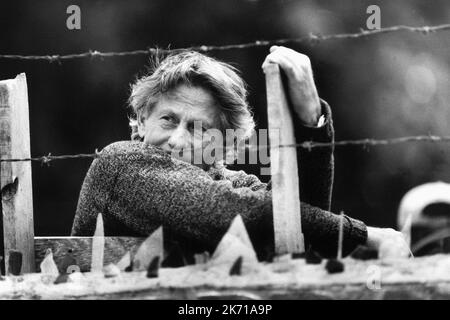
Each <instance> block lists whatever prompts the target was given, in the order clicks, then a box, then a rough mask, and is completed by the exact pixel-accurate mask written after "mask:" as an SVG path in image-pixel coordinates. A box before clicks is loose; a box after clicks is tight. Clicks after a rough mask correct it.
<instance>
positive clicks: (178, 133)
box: [167, 126, 190, 149]
mask: <svg viewBox="0 0 450 320" xmlns="http://www.w3.org/2000/svg"><path fill="white" fill-rule="evenodd" d="M189 139H190V134H189V131H188V130H186V129H185V128H183V127H182V126H178V127H177V128H176V129H175V130H174V131H173V132H172V134H171V135H170V138H169V140H168V142H167V143H168V144H169V147H170V148H171V149H183V148H188V147H189Z"/></svg>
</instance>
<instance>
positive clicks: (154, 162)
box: [72, 142, 365, 257]
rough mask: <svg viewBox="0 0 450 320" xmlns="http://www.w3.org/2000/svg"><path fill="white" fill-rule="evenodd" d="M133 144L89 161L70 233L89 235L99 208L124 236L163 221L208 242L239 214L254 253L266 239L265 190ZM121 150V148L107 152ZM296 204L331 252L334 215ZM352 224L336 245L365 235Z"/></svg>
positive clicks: (269, 228)
mask: <svg viewBox="0 0 450 320" xmlns="http://www.w3.org/2000/svg"><path fill="white" fill-rule="evenodd" d="M138 144H139V143H137V142H120V143H115V144H112V145H110V146H109V147H107V148H105V149H104V155H105V157H103V156H102V157H101V158H99V159H96V160H95V161H94V162H93V164H92V166H91V168H90V169H89V172H88V174H87V177H86V179H85V182H84V184H83V187H82V190H81V194H80V200H79V203H78V208H77V216H76V218H75V221H74V226H73V229H72V234H73V235H92V233H93V227H94V225H95V223H94V222H93V214H94V213H96V212H97V211H99V210H101V212H102V213H103V214H104V218H105V229H106V225H107V220H108V221H109V220H111V221H116V222H119V223H121V224H123V225H124V226H125V227H126V228H127V229H128V230H130V231H131V232H132V234H129V235H148V234H149V233H151V232H152V231H153V230H155V229H156V228H157V227H158V226H159V225H163V226H164V228H167V229H168V230H170V233H172V234H178V235H180V236H182V237H184V238H192V239H194V240H195V241H198V242H200V243H204V244H206V247H209V248H215V246H216V245H217V244H218V242H219V241H220V239H221V237H222V236H223V234H224V233H225V232H226V230H227V228H228V227H229V225H230V223H231V221H232V219H233V218H234V217H235V216H236V215H237V214H240V215H241V216H242V218H243V220H244V223H245V225H246V227H247V230H248V232H249V235H250V238H251V240H252V242H253V244H254V246H255V249H256V250H257V252H258V255H259V256H260V257H261V256H262V252H265V250H266V248H267V246H273V224H272V199H271V191H270V190H267V189H265V188H262V189H258V190H252V188H248V187H242V188H234V187H233V185H232V183H231V181H228V180H220V181H217V180H213V179H212V178H211V177H210V176H209V175H208V174H207V173H206V172H205V171H203V170H201V169H200V168H197V167H195V166H192V165H190V164H187V163H184V162H182V161H179V160H177V159H173V158H171V157H170V156H169V155H167V154H165V153H162V152H160V151H158V149H157V148H154V147H146V148H145V149H144V148H143V147H140V151H139V152H135V153H131V154H130V153H129V151H130V150H131V151H133V150H134V151H136V150H137V149H136V146H137V145H138ZM139 145H142V144H139ZM131 147H133V148H134V149H133V148H131ZM124 151H125V152H126V153H128V154H127V155H124V156H119V157H108V155H113V154H117V152H124ZM102 154H103V152H102ZM301 209H302V223H303V228H304V234H305V237H306V238H307V240H308V241H310V242H311V244H313V245H314V246H315V247H316V248H317V249H318V250H320V251H321V252H322V253H323V254H325V255H326V254H335V252H336V243H337V235H338V225H339V218H338V217H337V216H335V215H333V214H331V213H329V212H327V211H325V210H322V209H320V208H317V207H312V206H310V205H307V204H305V203H302V208H301ZM92 211H94V212H92ZM359 231H360V229H359V228H357V227H355V225H354V223H352V222H351V221H350V220H348V219H346V221H345V223H344V235H345V241H344V252H348V251H349V250H352V249H353V248H354V247H355V246H356V245H358V244H361V243H363V242H364V241H365V239H364V235H363V233H362V232H359Z"/></svg>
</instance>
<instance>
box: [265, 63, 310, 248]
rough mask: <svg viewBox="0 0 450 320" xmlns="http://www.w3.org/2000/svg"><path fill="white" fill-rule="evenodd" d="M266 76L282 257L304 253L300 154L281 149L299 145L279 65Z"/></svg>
mask: <svg viewBox="0 0 450 320" xmlns="http://www.w3.org/2000/svg"><path fill="white" fill-rule="evenodd" d="M264 72H265V74H266V90H267V118H268V124H269V141H270V170H271V175H272V205H273V224H274V231H275V252H276V254H278V255H282V254H285V253H297V252H304V251H305V246H304V239H303V233H302V227H301V212H300V190H299V179H298V167H297V150H296V149H295V148H280V147H278V146H279V145H285V144H295V132H294V123H293V121H292V114H291V111H290V109H289V105H288V100H287V97H286V95H285V92H284V88H283V82H282V79H281V74H280V69H279V67H278V65H276V64H270V65H268V66H266V67H265V68H264Z"/></svg>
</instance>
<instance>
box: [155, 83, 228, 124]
mask: <svg viewBox="0 0 450 320" xmlns="http://www.w3.org/2000/svg"><path fill="white" fill-rule="evenodd" d="M154 112H155V113H157V114H161V113H170V114H173V115H175V116H177V117H179V118H180V119H183V120H185V121H189V122H192V121H202V122H204V123H207V124H208V125H209V126H210V127H219V126H220V115H221V110H220V108H219V105H218V103H217V100H216V99H215V97H214V96H213V95H212V94H211V92H210V91H208V90H206V89H204V88H202V87H198V86H188V85H179V86H177V87H176V88H174V89H172V90H169V91H168V92H165V93H164V94H162V95H161V96H160V97H159V99H158V102H157V103H156V105H155V109H154Z"/></svg>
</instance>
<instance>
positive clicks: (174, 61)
mask: <svg viewBox="0 0 450 320" xmlns="http://www.w3.org/2000/svg"><path fill="white" fill-rule="evenodd" d="M181 84H187V85H191V86H199V87H201V88H203V89H206V90H208V91H210V92H211V94H212V95H213V97H214V98H215V99H216V102H217V103H218V106H219V109H220V111H221V114H220V126H221V128H218V129H220V130H222V131H223V132H225V130H226V129H234V130H239V132H241V133H242V134H241V135H240V139H247V138H249V137H250V135H251V134H252V132H253V129H254V128H255V122H254V119H253V115H252V112H251V109H250V106H249V105H248V102H247V89H246V84H245V82H244V80H243V79H242V78H241V77H240V75H239V71H238V70H237V69H236V68H234V67H233V66H231V65H229V64H227V63H224V62H221V61H218V60H216V59H214V58H211V57H208V56H206V55H204V54H201V53H199V52H195V51H183V52H181V53H174V54H170V55H169V56H167V57H166V58H165V59H158V58H155V59H154V61H153V63H152V65H151V67H150V70H149V72H148V73H147V74H146V75H144V76H143V77H140V78H138V79H137V80H136V81H135V82H134V83H133V84H132V85H131V95H130V98H129V100H128V102H129V106H130V107H131V111H132V114H131V116H130V127H131V139H132V140H140V139H141V137H139V134H138V132H137V116H138V115H139V114H141V113H142V112H143V111H144V112H150V111H151V110H152V108H153V107H154V106H155V105H156V103H157V102H158V101H159V99H160V97H161V96H162V95H163V94H164V93H166V92H168V91H170V90H172V89H175V88H176V87H177V86H178V85H181Z"/></svg>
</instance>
